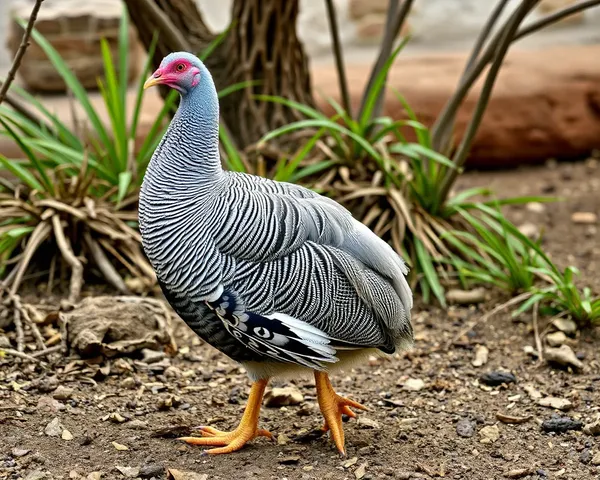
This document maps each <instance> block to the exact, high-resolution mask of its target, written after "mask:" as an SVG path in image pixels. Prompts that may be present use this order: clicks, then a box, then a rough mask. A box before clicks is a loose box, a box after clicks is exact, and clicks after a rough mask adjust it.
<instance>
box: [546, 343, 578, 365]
mask: <svg viewBox="0 0 600 480" xmlns="http://www.w3.org/2000/svg"><path fill="white" fill-rule="evenodd" d="M544 358H545V359H546V361H547V362H548V363H555V364H558V365H562V366H564V367H573V368H575V369H577V370H583V363H582V362H581V360H579V359H578V358H577V356H576V355H575V353H574V352H573V350H572V349H571V347H569V346H568V345H562V346H561V347H560V348H547V349H546V350H544Z"/></svg>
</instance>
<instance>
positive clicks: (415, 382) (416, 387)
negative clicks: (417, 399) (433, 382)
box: [403, 378, 425, 392]
mask: <svg viewBox="0 0 600 480" xmlns="http://www.w3.org/2000/svg"><path fill="white" fill-rule="evenodd" d="M403 388H404V390H408V391H410V392H418V391H420V390H423V389H424V388H425V382H424V381H423V380H421V379H420V378H409V379H408V380H406V381H405V382H404V385H403Z"/></svg>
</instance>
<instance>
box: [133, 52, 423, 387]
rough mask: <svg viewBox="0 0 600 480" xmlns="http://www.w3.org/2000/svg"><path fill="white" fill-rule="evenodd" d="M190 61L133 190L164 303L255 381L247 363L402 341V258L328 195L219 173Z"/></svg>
mask: <svg viewBox="0 0 600 480" xmlns="http://www.w3.org/2000/svg"><path fill="white" fill-rule="evenodd" d="M168 58H169V57H167V59H168ZM167 59H165V61H167ZM199 65H200V66H199V67H198V73H197V75H198V76H199V82H200V83H199V84H198V86H197V87H195V88H194V89H193V91H192V92H188V91H181V90H180V92H181V93H182V100H181V104H180V107H179V109H178V111H177V113H176V115H175V117H174V118H173V120H172V122H171V125H170V127H169V129H168V131H167V133H166V134H165V136H164V138H163V139H162V141H161V143H160V144H159V146H158V148H157V149H156V152H155V154H154V156H153V158H152V161H151V162H150V165H149V167H148V171H147V173H146V177H145V178H144V183H143V186H142V191H141V194H140V205H139V211H140V230H141V233H142V239H143V245H144V250H145V251H146V254H147V255H148V258H149V259H150V261H151V263H152V265H153V267H154V269H155V270H156V273H157V276H158V279H159V281H160V284H161V287H162V289H163V291H164V293H165V296H166V298H167V299H168V301H169V302H170V303H171V305H172V306H173V308H174V309H175V310H176V311H177V312H178V313H179V315H180V316H181V317H182V318H183V319H184V320H185V321H186V322H187V323H188V325H189V326H190V327H191V328H192V329H194V331H195V332H196V333H197V334H198V335H199V336H200V337H202V338H203V339H204V340H206V341H207V342H208V343H210V344H211V345H213V346H214V347H216V348H217V349H219V350H221V351H222V352H224V353H225V354H226V355H228V356H230V357H231V358H233V359H234V360H237V361H240V362H242V363H244V364H246V365H247V366H248V368H249V370H250V374H251V375H253V376H254V377H255V378H258V377H260V376H261V375H262V374H261V371H260V370H256V369H254V370H253V367H252V365H255V364H256V363H261V362H266V363H273V362H274V363H283V364H290V365H292V364H296V365H299V366H303V367H309V368H314V369H327V368H329V367H330V365H331V364H334V363H335V362H337V360H338V359H339V352H341V351H353V350H356V351H360V350H362V349H368V348H378V349H380V350H382V351H384V352H393V351H394V349H395V347H396V346H398V345H405V344H409V343H410V342H411V341H412V328H411V325H410V309H411V307H412V296H411V293H410V289H409V288H408V284H407V283H406V280H405V274H406V273H407V270H406V267H405V266H404V262H403V261H402V260H401V259H400V257H399V256H398V255H397V254H396V253H395V252H394V251H393V250H392V249H391V247H389V246H388V245H387V244H386V243H385V242H383V241H382V240H381V239H379V238H378V237H376V236H375V235H374V234H373V233H372V232H371V231H370V230H369V229H368V228H366V227H365V226H364V225H362V224H361V223H360V222H358V221H356V220H355V219H353V218H352V216H351V214H350V213H349V212H348V211H347V210H346V209H344V208H343V207H342V206H340V205H339V204H337V203H336V202H334V201H333V200H331V199H329V198H326V197H323V196H320V195H318V194H316V193H314V192H312V191H310V190H308V189H306V188H303V187H300V186H297V185H292V184H287V183H281V182H274V181H270V180H267V179H264V178H260V177H256V176H252V175H246V174H239V173H232V172H226V171H223V170H222V168H221V165H220V160H219V151H218V102H217V98H216V92H215V88H214V85H213V83H212V79H211V78H210V74H209V73H208V71H207V70H206V68H204V66H203V65H202V64H199ZM181 88H183V87H181Z"/></svg>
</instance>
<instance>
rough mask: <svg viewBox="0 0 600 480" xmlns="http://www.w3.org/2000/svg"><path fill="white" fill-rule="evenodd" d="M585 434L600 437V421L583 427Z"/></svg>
mask: <svg viewBox="0 0 600 480" xmlns="http://www.w3.org/2000/svg"><path fill="white" fill-rule="evenodd" d="M583 433H585V434H586V435H594V436H596V435H600V420H596V421H595V422H592V423H588V424H586V425H585V426H584V427H583Z"/></svg>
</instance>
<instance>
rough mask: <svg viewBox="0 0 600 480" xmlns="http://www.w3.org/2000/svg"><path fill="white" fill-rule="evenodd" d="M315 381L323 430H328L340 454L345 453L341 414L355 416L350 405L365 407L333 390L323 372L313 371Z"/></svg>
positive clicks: (364, 408)
mask: <svg viewBox="0 0 600 480" xmlns="http://www.w3.org/2000/svg"><path fill="white" fill-rule="evenodd" d="M315 383H316V386H317V399H318V402H319V407H320V408H321V413H322V414H323V417H324V418H325V425H323V430H324V431H328V430H329V431H330V432H331V437H332V438H333V441H334V442H335V445H336V447H337V448H338V450H339V451H340V453H341V454H342V455H346V449H345V447H344V428H343V426H342V415H348V416H349V417H352V418H356V413H354V412H353V411H352V410H350V407H353V408H356V409H358V410H367V407H365V406H364V405H361V404H360V403H358V402H355V401H353V400H350V399H348V398H344V397H342V396H340V395H338V394H337V393H335V391H334V390H333V387H332V386H331V382H330V381H329V377H328V376H327V374H326V373H324V372H316V371H315Z"/></svg>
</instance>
